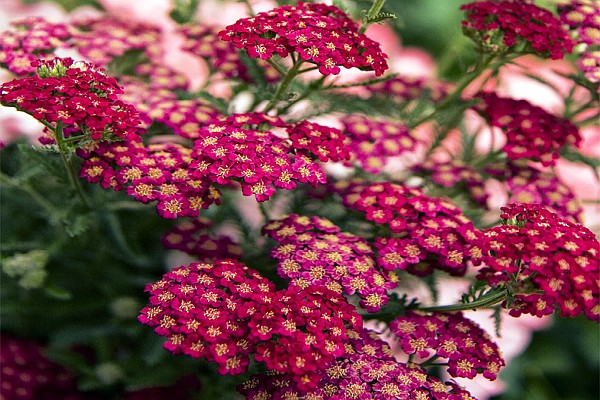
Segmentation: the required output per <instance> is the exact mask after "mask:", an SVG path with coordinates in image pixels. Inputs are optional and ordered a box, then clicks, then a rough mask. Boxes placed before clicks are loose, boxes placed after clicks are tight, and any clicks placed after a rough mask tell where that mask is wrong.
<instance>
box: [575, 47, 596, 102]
mask: <svg viewBox="0 0 600 400" xmlns="http://www.w3.org/2000/svg"><path fill="white" fill-rule="evenodd" d="M575 63H576V64H577V66H578V67H579V69H580V70H581V72H583V76H585V77H586V79H587V80H588V81H590V82H592V83H600V50H594V51H584V52H583V53H582V54H581V56H580V57H579V58H578V59H577V60H576V61H575ZM598 92H600V85H599V86H598Z"/></svg>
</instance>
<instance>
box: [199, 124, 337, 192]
mask: <svg viewBox="0 0 600 400" xmlns="http://www.w3.org/2000/svg"><path fill="white" fill-rule="evenodd" d="M251 125H254V126H259V125H260V126H265V125H270V126H271V127H273V128H279V129H285V132H286V134H287V138H283V137H280V136H277V135H276V134H274V133H272V132H269V131H262V130H258V129H246V128H245V127H247V126H248V127H249V126H251ZM200 136H201V138H200V139H198V140H196V141H195V142H194V151H193V154H192V157H193V158H194V161H193V162H192V164H191V165H190V167H191V168H192V169H193V172H192V176H194V177H196V178H198V179H208V180H209V181H211V182H215V183H219V184H222V185H224V184H229V183H232V182H233V181H234V179H235V180H237V181H239V182H240V183H241V185H242V193H243V194H244V195H245V196H250V195H254V196H255V197H256V200H257V201H265V200H268V199H269V198H270V197H271V196H272V195H273V193H275V187H278V188H284V189H287V190H290V189H293V188H294V187H296V182H300V183H309V184H311V185H313V186H316V185H317V184H319V183H325V182H326V178H325V173H324V172H323V170H322V169H321V167H320V166H319V164H318V163H317V162H316V161H315V159H317V158H318V159H319V160H320V161H323V162H325V161H328V160H333V161H340V160H342V159H345V158H347V157H348V150H347V149H346V147H345V145H344V138H345V137H344V135H343V134H342V133H341V132H340V131H338V130H337V129H334V128H328V127H325V126H321V125H317V124H314V123H311V122H308V121H302V122H298V123H295V124H286V123H284V122H283V121H282V120H281V119H280V118H277V117H272V116H269V115H266V114H259V113H253V114H237V115H232V116H231V117H227V118H225V119H224V120H223V121H222V122H218V123H213V124H210V125H208V126H206V127H204V128H202V129H201V131H200Z"/></svg>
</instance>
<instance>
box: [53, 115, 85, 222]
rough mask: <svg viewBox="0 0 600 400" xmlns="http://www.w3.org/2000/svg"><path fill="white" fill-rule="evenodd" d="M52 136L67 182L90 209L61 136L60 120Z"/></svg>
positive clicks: (63, 138)
mask: <svg viewBox="0 0 600 400" xmlns="http://www.w3.org/2000/svg"><path fill="white" fill-rule="evenodd" d="M54 136H55V140H56V145H57V147H58V153H59V154H60V158H61V159H62V161H63V165H64V167H65V170H66V172H67V177H68V179H69V183H70V184H71V187H73V189H75V192H76V193H77V195H78V196H79V199H80V200H81V203H82V204H83V205H84V206H85V207H86V208H87V209H89V210H91V209H92V206H91V204H90V202H89V200H88V198H87V197H86V195H85V193H84V191H83V187H82V186H81V183H80V182H79V177H78V176H77V175H76V174H75V170H74V168H73V163H72V160H73V157H72V156H71V154H69V149H68V148H67V146H66V144H67V142H66V141H65V137H64V136H63V125H62V122H60V121H58V122H57V123H56V128H55V131H54Z"/></svg>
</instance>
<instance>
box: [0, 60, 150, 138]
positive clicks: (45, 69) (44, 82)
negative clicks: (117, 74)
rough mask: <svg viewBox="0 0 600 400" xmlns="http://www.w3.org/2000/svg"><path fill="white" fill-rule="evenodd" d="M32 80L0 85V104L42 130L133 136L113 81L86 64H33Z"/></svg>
mask: <svg viewBox="0 0 600 400" xmlns="http://www.w3.org/2000/svg"><path fill="white" fill-rule="evenodd" d="M34 66H36V67H37V70H36V73H37V74H36V75H34V76H30V77H25V78H20V79H15V80H12V81H10V82H6V83H4V84H2V86H0V104H2V105H5V106H9V107H15V108H17V109H18V110H20V111H24V112H26V113H28V114H30V115H32V116H33V117H34V118H36V119H38V120H40V121H42V122H43V123H45V124H46V125H47V126H48V125H51V126H53V127H54V128H56V126H57V125H58V124H61V125H62V127H63V128H64V129H65V132H67V131H69V132H70V134H71V135H74V136H81V139H88V140H89V139H91V140H93V141H99V140H102V139H114V138H127V137H134V136H137V135H138V128H137V126H138V124H139V123H140V121H139V119H138V112H137V110H136V109H135V108H134V107H133V106H131V105H129V104H126V103H124V102H123V101H121V100H119V98H118V95H119V94H120V93H122V90H121V88H120V87H119V85H118V84H117V81H116V80H115V79H114V78H111V77H109V76H106V75H105V74H104V72H102V70H99V69H96V68H94V67H93V66H92V65H91V64H88V63H86V62H81V61H79V62H75V61H73V60H72V59H70V58H62V59H61V58H55V59H53V60H50V61H35V62H34Z"/></svg>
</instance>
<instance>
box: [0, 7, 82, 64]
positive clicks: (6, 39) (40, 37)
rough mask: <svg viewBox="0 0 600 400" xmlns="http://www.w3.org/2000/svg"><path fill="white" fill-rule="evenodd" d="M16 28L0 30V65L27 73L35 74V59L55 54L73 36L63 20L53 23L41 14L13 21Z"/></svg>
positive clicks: (65, 45) (12, 23)
mask: <svg viewBox="0 0 600 400" xmlns="http://www.w3.org/2000/svg"><path fill="white" fill-rule="evenodd" d="M11 25H12V26H13V27H15V28H16V29H15V30H11V31H4V32H0V67H1V68H6V69H8V70H9V71H10V72H12V73H14V74H16V75H19V76H25V75H29V74H33V73H35V71H36V67H35V66H33V65H31V63H32V62H33V61H36V60H39V59H44V58H52V54H53V53H54V51H55V50H56V49H58V48H62V47H67V44H66V41H67V40H68V39H69V38H70V37H71V34H70V33H69V31H68V28H67V26H66V25H64V24H60V23H51V22H48V21H46V20H45V19H43V18H40V17H27V18H24V19H20V20H16V21H13V22H11Z"/></svg>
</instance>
